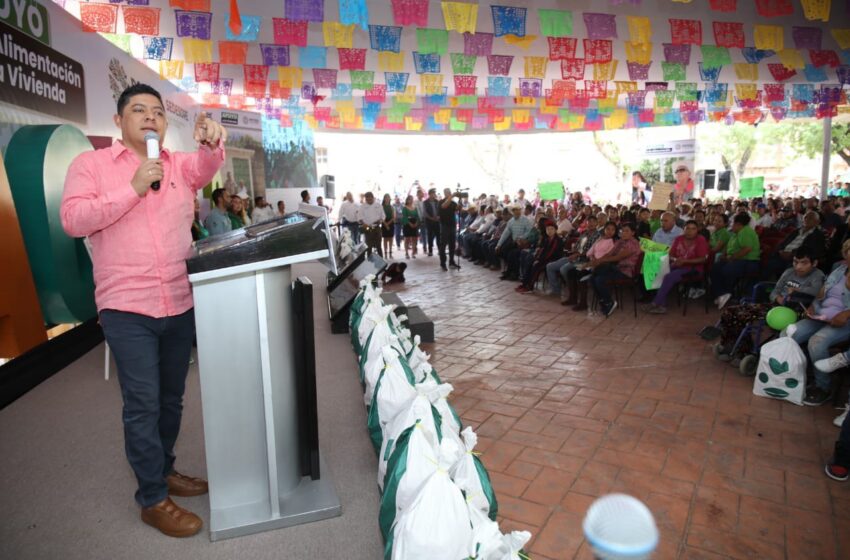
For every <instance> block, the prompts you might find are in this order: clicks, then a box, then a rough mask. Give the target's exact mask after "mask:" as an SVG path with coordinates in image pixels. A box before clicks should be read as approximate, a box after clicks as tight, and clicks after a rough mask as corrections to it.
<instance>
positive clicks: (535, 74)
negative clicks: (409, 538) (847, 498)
mask: <svg viewBox="0 0 850 560" xmlns="http://www.w3.org/2000/svg"><path fill="white" fill-rule="evenodd" d="M524 58H525V77H526V78H545V77H546V63H547V62H549V59H548V58H547V57H545V56H526V57H524Z"/></svg>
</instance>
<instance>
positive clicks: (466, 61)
mask: <svg viewBox="0 0 850 560" xmlns="http://www.w3.org/2000/svg"><path fill="white" fill-rule="evenodd" d="M451 57H452V72H453V73H454V74H460V75H465V76H469V75H472V74H475V61H476V60H477V57H475V56H467V55H465V54H463V53H452V54H451Z"/></svg>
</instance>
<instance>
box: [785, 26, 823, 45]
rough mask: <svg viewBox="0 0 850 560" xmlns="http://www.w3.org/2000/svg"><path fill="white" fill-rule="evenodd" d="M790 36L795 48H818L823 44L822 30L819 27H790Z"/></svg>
mask: <svg viewBox="0 0 850 560" xmlns="http://www.w3.org/2000/svg"><path fill="white" fill-rule="evenodd" d="M791 37H792V38H793V39H794V48H795V49H814V50H820V49H821V48H822V46H821V45H822V44H823V30H822V29H820V28H819V27H797V26H796V25H795V26H794V27H792V28H791Z"/></svg>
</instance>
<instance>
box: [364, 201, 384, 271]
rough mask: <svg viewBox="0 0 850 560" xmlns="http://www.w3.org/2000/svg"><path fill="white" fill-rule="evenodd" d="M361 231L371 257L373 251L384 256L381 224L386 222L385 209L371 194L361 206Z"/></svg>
mask: <svg viewBox="0 0 850 560" xmlns="http://www.w3.org/2000/svg"><path fill="white" fill-rule="evenodd" d="M358 216H359V217H360V229H361V230H362V231H363V237H364V238H365V239H366V247H367V249H368V252H369V256H371V255H372V251H376V252H377V253H378V255H380V256H381V257H383V256H384V253H383V251H381V223H383V221H384V208H383V206H381V203H379V202H378V201H377V200H375V195H374V194H372V193H371V191H370V192H367V193H366V200H365V201H364V203H363V205H362V206H360V212H359V213H358Z"/></svg>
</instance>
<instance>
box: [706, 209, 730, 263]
mask: <svg viewBox="0 0 850 560" xmlns="http://www.w3.org/2000/svg"><path fill="white" fill-rule="evenodd" d="M731 236H732V234H731V233H729V218H728V217H727V216H726V214H717V215H716V216H715V217H714V233H712V234H711V239H709V243H708V244H709V247H710V248H711V252H712V253H713V254H714V255H722V254H723V253H725V252H726V244H727V243H729V238H730V237H731Z"/></svg>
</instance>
